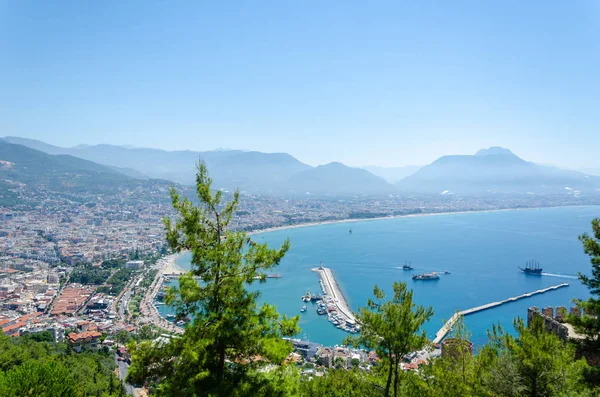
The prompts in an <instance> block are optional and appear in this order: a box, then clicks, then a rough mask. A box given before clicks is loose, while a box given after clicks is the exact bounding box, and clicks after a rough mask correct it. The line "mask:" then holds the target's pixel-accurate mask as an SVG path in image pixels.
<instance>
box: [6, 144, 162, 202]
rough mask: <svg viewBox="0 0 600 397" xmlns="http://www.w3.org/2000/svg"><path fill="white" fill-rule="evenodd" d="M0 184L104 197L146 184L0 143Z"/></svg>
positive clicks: (64, 158)
mask: <svg viewBox="0 0 600 397" xmlns="http://www.w3.org/2000/svg"><path fill="white" fill-rule="evenodd" d="M0 181H2V186H3V188H4V187H10V186H12V187H22V186H26V187H30V188H42V189H46V190H50V191H57V192H63V193H65V192H66V193H77V192H85V193H106V192H110V190H111V189H115V188H123V187H132V188H133V187H136V186H141V185H144V184H147V183H148V181H145V180H139V179H135V178H131V177H129V176H126V175H124V174H123V173H121V172H119V171H117V170H115V169H112V168H110V167H106V166H103V165H100V164H97V163H94V162H92V161H88V160H83V159H80V158H77V157H73V156H70V155H50V154H47V153H44V152H41V151H39V150H35V149H31V148H28V147H25V146H23V145H17V144H12V143H8V142H6V141H4V140H0ZM162 183H163V184H164V185H165V186H166V185H168V184H169V183H168V182H166V181H164V182H162Z"/></svg>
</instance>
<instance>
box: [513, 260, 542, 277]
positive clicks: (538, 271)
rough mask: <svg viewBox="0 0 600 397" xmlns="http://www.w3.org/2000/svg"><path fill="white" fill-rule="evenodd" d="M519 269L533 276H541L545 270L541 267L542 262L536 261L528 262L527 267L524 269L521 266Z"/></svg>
mask: <svg viewBox="0 0 600 397" xmlns="http://www.w3.org/2000/svg"><path fill="white" fill-rule="evenodd" d="M519 269H521V271H522V272H523V273H525V274H533V275H536V276H541V275H542V270H544V269H542V268H541V267H540V262H538V261H535V260H531V261H527V262H526V263H525V267H524V268H522V267H520V266H519Z"/></svg>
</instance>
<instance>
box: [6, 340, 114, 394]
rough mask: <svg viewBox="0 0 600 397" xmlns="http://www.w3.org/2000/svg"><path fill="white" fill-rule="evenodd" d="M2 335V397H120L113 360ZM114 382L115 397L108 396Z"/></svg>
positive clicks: (64, 346) (60, 345)
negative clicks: (99, 396)
mask: <svg viewBox="0 0 600 397" xmlns="http://www.w3.org/2000/svg"><path fill="white" fill-rule="evenodd" d="M33 335H34V334H32V335H28V336H27V337H17V338H8V337H5V336H4V335H2V334H0V396H3V397H4V396H48V397H50V396H52V397H54V396H85V395H92V396H93V395H101V396H112V395H114V396H117V395H118V390H119V388H118V387H116V386H115V385H118V382H119V381H118V380H117V379H116V377H115V375H114V374H113V373H112V371H113V370H114V368H115V363H114V356H112V355H102V354H99V353H95V352H86V353H80V354H73V353H69V349H68V348H67V346H66V345H65V344H58V343H49V342H38V341H35V340H34V339H33V338H32V336H33ZM111 382H113V389H114V391H115V393H114V394H111V393H110V392H109V389H110V383H111Z"/></svg>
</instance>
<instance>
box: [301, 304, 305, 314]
mask: <svg viewBox="0 0 600 397" xmlns="http://www.w3.org/2000/svg"><path fill="white" fill-rule="evenodd" d="M305 311H306V305H302V308H301V309H300V313H304V312H305Z"/></svg>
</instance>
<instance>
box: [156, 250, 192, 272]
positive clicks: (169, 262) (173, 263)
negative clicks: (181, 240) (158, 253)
mask: <svg viewBox="0 0 600 397" xmlns="http://www.w3.org/2000/svg"><path fill="white" fill-rule="evenodd" d="M179 255H181V254H180V253H177V254H171V255H168V256H165V257H164V258H161V259H160V261H159V265H160V269H161V270H160V271H161V272H162V274H183V273H185V272H186V270H185V269H182V268H180V267H179V266H177V258H179Z"/></svg>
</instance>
